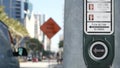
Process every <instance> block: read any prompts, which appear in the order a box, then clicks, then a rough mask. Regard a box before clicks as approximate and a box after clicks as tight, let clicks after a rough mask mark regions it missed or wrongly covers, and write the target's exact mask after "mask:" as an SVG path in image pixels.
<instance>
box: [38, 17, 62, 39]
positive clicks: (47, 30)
mask: <svg viewBox="0 0 120 68" xmlns="http://www.w3.org/2000/svg"><path fill="white" fill-rule="evenodd" d="M40 29H41V30H42V31H43V33H44V34H46V35H47V37H48V38H49V39H51V38H52V37H53V36H54V35H55V34H56V33H57V32H58V31H59V30H60V29H61V28H60V27H59V26H58V25H57V24H56V22H55V21H54V20H53V19H52V18H49V19H48V20H47V21H46V22H45V23H44V24H43V25H42V26H40Z"/></svg>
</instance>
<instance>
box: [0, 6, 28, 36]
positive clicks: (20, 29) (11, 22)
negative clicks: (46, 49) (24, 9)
mask: <svg viewBox="0 0 120 68" xmlns="http://www.w3.org/2000/svg"><path fill="white" fill-rule="evenodd" d="M0 20H1V21H3V22H4V23H5V24H6V25H7V26H8V27H9V28H10V31H11V32H13V33H16V34H17V35H20V36H26V35H28V32H27V30H26V28H25V27H24V26H23V25H21V24H20V22H19V21H17V20H15V19H13V18H9V17H8V16H7V15H6V13H5V12H4V7H3V6H0Z"/></svg>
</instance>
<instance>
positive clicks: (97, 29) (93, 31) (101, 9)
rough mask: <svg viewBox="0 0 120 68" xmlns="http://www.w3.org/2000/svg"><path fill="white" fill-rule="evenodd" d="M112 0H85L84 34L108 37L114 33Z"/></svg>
mask: <svg viewBox="0 0 120 68" xmlns="http://www.w3.org/2000/svg"><path fill="white" fill-rule="evenodd" d="M113 7H114V6H113V0H85V2H84V32H85V33H86V34H88V35H108V34H109V35H110V34H112V33H113V32H114V29H113V28H114V21H113V20H114V19H113V18H114V17H113V16H114V15H113V14H114V10H113V9H114V8H113Z"/></svg>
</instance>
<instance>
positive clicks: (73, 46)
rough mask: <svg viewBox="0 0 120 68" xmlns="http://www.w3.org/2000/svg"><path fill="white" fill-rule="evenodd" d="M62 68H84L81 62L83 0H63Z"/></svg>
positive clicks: (82, 61)
mask: <svg viewBox="0 0 120 68" xmlns="http://www.w3.org/2000/svg"><path fill="white" fill-rule="evenodd" d="M64 10H65V11H64V37H65V38H64V58H63V67H64V68H86V66H85V63H84V60H83V0H65V9H64Z"/></svg>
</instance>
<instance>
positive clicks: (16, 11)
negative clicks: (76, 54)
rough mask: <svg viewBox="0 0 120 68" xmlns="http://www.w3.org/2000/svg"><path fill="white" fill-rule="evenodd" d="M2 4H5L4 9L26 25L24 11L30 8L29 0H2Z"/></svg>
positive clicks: (0, 0) (0, 2) (11, 16)
mask: <svg viewBox="0 0 120 68" xmlns="http://www.w3.org/2000/svg"><path fill="white" fill-rule="evenodd" d="M0 6H4V11H5V12H6V14H7V15H8V16H9V17H10V18H14V19H16V20H18V21H20V22H21V23H22V24H23V25H24V18H25V13H24V11H27V10H28V9H29V1H28V0H0Z"/></svg>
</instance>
